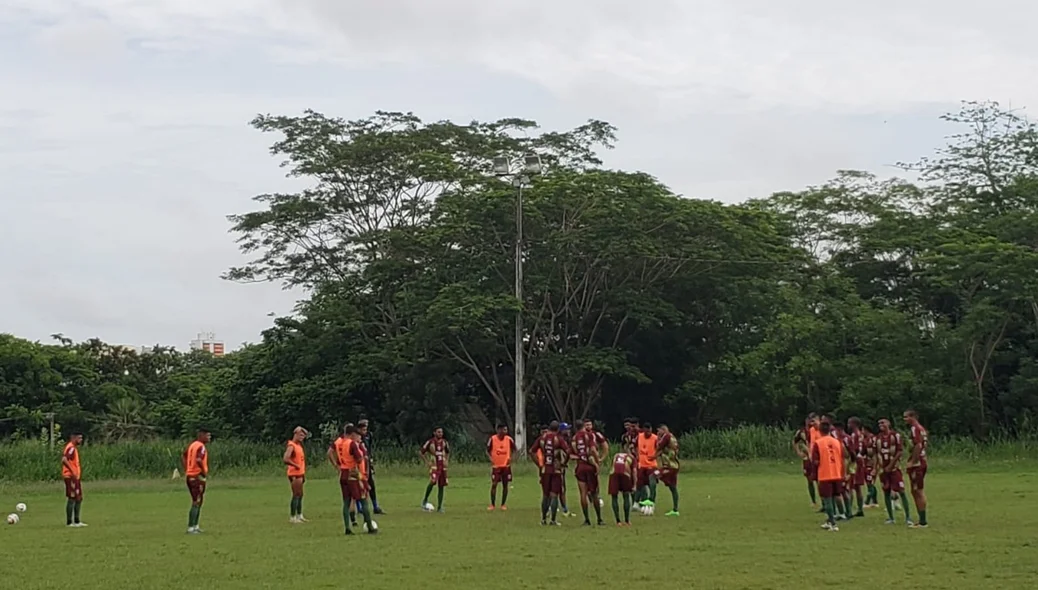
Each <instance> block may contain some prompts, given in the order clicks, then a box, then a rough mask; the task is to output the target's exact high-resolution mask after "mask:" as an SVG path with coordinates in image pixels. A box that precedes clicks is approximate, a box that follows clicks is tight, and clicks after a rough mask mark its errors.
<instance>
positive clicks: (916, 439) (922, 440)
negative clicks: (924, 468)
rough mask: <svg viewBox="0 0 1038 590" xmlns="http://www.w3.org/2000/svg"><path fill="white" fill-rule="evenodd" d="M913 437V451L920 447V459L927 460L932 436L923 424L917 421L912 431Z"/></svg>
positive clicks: (923, 461)
mask: <svg viewBox="0 0 1038 590" xmlns="http://www.w3.org/2000/svg"><path fill="white" fill-rule="evenodd" d="M910 436H911V437H912V451H913V452H914V451H915V450H916V449H919V461H920V462H921V463H925V462H926V447H927V446H928V445H929V444H930V437H929V435H928V434H927V433H926V429H925V428H923V425H922V424H919V423H916V424H915V426H912V430H911V431H910Z"/></svg>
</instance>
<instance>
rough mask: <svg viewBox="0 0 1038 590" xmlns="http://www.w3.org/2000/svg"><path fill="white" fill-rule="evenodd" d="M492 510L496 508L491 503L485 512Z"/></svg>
mask: <svg viewBox="0 0 1038 590" xmlns="http://www.w3.org/2000/svg"><path fill="white" fill-rule="evenodd" d="M494 510H496V508H495V507H494V505H493V504H491V505H490V506H487V512H493V511H494Z"/></svg>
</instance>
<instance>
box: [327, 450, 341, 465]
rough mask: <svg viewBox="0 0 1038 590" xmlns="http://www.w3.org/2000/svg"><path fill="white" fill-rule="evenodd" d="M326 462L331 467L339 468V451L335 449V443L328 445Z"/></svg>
mask: <svg viewBox="0 0 1038 590" xmlns="http://www.w3.org/2000/svg"><path fill="white" fill-rule="evenodd" d="M328 462H329V463H331V464H332V467H335V468H336V469H338V468H339V453H337V452H336V451H335V445H332V446H330V447H328Z"/></svg>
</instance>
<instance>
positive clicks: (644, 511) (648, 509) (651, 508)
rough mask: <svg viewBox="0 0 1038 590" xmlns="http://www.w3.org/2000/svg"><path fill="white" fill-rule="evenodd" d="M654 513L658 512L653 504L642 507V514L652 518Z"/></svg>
mask: <svg viewBox="0 0 1038 590" xmlns="http://www.w3.org/2000/svg"><path fill="white" fill-rule="evenodd" d="M653 512H656V508H655V506H652V505H651V504H650V505H649V506H642V514H643V515H645V516H652V514H653Z"/></svg>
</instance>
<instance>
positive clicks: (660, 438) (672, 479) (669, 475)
mask: <svg viewBox="0 0 1038 590" xmlns="http://www.w3.org/2000/svg"><path fill="white" fill-rule="evenodd" d="M656 436H657V438H656V456H657V458H658V459H659V462H660V481H662V482H663V485H665V486H667V489H669V490H670V499H671V500H672V501H673V503H674V508H673V509H671V511H670V512H668V513H667V516H681V513H680V512H678V472H679V471H680V470H681V462H680V461H678V437H676V436H674V434H673V433H671V431H670V428H668V427H667V425H666V424H660V425H659V426H658V427H657V429H656Z"/></svg>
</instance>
